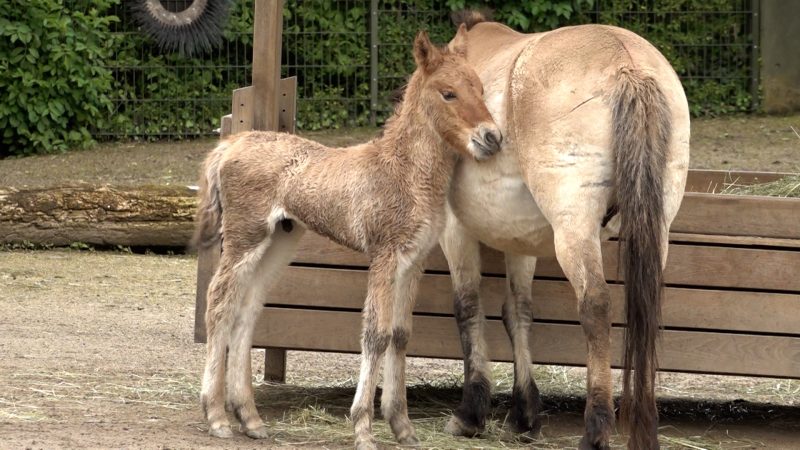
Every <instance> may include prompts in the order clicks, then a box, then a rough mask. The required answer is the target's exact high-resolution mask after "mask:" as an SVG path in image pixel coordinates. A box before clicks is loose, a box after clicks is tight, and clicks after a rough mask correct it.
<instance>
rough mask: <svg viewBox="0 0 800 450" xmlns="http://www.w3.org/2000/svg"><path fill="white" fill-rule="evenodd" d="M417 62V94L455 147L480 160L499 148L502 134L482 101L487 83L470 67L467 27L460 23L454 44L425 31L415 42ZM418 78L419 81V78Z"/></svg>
mask: <svg viewBox="0 0 800 450" xmlns="http://www.w3.org/2000/svg"><path fill="white" fill-rule="evenodd" d="M414 60H415V61H416V63H417V71H416V72H415V74H414V75H415V77H418V79H417V80H413V79H412V82H411V83H410V84H409V89H412V85H414V88H413V89H414V90H415V91H416V92H414V94H415V95H414V98H413V99H412V98H410V97H409V95H408V94H410V92H407V93H406V94H407V95H406V101H415V102H419V103H418V106H420V107H421V108H418V110H421V111H424V114H425V115H426V116H427V117H426V120H428V121H429V122H430V123H431V124H432V126H433V128H434V129H435V130H436V132H437V133H438V134H439V136H441V138H442V139H443V140H444V141H445V142H446V143H447V144H448V145H449V146H450V147H451V148H452V149H454V150H456V151H458V152H459V153H461V154H464V155H467V156H471V157H473V158H475V159H477V160H483V159H486V158H488V157H490V156H492V155H494V154H495V153H497V152H498V151H499V150H500V143H501V142H502V140H503V136H502V134H501V133H500V130H499V129H498V127H497V125H496V124H495V123H494V120H492V115H491V114H490V113H489V110H488V109H487V108H486V104H485V103H484V101H483V84H482V83H481V80H480V78H478V75H477V74H476V73H475V71H474V70H473V69H472V68H471V67H470V66H468V65H467V29H466V27H465V26H463V25H462V26H461V27H460V28H459V29H458V33H457V34H456V37H455V38H454V39H453V41H452V42H451V43H450V45H449V47H445V48H444V49H441V50H440V49H439V48H437V47H436V46H434V45H433V44H432V43H431V41H430V39H428V34H427V33H426V32H424V31H421V32H420V33H419V34H418V35H417V38H416V39H415V40H414ZM414 81H416V83H415V82H414Z"/></svg>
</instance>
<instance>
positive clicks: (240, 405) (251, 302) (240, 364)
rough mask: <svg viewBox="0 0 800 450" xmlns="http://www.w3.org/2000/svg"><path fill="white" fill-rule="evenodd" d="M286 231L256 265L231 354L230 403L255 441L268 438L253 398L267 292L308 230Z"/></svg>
mask: <svg viewBox="0 0 800 450" xmlns="http://www.w3.org/2000/svg"><path fill="white" fill-rule="evenodd" d="M286 229H290V230H291V231H286V230H285V229H284V228H282V227H281V225H280V224H278V225H277V226H276V228H275V231H274V232H273V233H272V234H271V235H270V237H269V238H268V240H267V241H265V243H264V245H265V246H266V250H264V252H263V256H261V258H260V259H259V261H258V263H257V264H256V268H255V270H254V273H253V276H252V283H250V284H249V286H250V287H249V289H248V292H247V294H246V295H247V297H246V299H245V302H244V304H243V306H242V308H241V309H240V310H239V311H238V314H237V317H236V321H235V323H234V327H233V333H232V336H231V342H230V345H229V351H228V372H227V375H228V377H227V378H228V399H227V404H228V407H229V408H230V410H231V411H233V413H234V415H235V416H236V418H237V419H238V420H239V422H240V423H241V426H242V429H243V430H244V432H245V434H246V435H247V436H249V437H251V438H253V439H263V438H266V437H267V428H266V427H265V426H264V422H263V421H262V420H261V417H260V416H259V414H258V410H257V409H256V404H255V399H254V395H253V385H252V365H251V359H250V349H251V347H252V343H253V330H254V327H255V323H256V321H257V319H258V316H259V314H260V312H261V308H262V302H263V300H264V296H265V293H266V292H268V290H269V289H270V287H272V286H273V285H274V283H275V282H277V281H278V277H279V275H280V272H281V270H282V269H283V268H284V267H286V265H287V264H288V263H289V262H290V261H291V259H292V257H293V256H294V252H295V249H296V248H297V243H298V241H299V240H300V238H301V237H302V235H303V233H304V229H303V228H301V227H299V226H296V225H295V226H292V227H291V228H290V227H288V226H287V227H286Z"/></svg>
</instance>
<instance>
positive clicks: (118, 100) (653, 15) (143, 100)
mask: <svg viewBox="0 0 800 450" xmlns="http://www.w3.org/2000/svg"><path fill="white" fill-rule="evenodd" d="M191 3H192V1H191V0H166V1H165V0H162V4H164V6H165V7H166V8H167V9H169V10H172V11H180V10H182V9H185V8H186V7H187V6H188V5H189V4H191ZM665 5H666V6H665ZM676 5H677V6H676ZM687 5H688V6H687ZM758 6H759V3H758V0H710V1H708V2H658V1H655V0H647V1H634V0H596V1H594V2H593V6H592V8H589V9H586V10H579V11H576V12H575V14H574V15H573V16H572V17H571V18H570V21H569V23H573V24H574V23H609V24H614V25H619V26H622V27H625V28H628V29H630V30H632V31H634V32H637V33H639V34H641V35H643V36H645V37H646V38H648V39H649V40H650V41H651V42H653V44H654V45H656V47H658V48H659V50H661V51H662V52H663V53H664V54H665V56H666V57H667V58H668V59H669V60H670V62H671V63H672V64H673V66H674V67H675V69H676V71H677V72H678V74H679V75H680V76H681V79H682V81H683V83H684V86H685V88H686V90H687V94H688V96H689V98H690V104H691V107H692V110H693V113H695V114H708V113H710V114H718V113H726V112H731V111H741V110H747V109H750V108H753V107H754V106H756V104H757V101H758V95H757V94H758V52H757V44H758V42H757V36H758V29H757V23H758V21H757V11H758ZM108 13H109V14H113V15H115V16H117V17H119V19H120V20H119V22H118V23H116V24H115V25H114V26H115V29H114V31H115V33H116V36H117V37H118V38H119V41H118V43H117V44H115V49H114V52H115V54H114V57H113V58H111V60H112V61H113V62H112V63H111V66H110V68H111V69H112V70H113V73H114V77H115V85H116V89H115V91H114V93H113V102H114V104H115V110H116V112H115V114H114V115H113V117H112V118H111V120H109V121H108V125H106V126H104V127H103V128H100V129H97V130H95V135H96V136H97V137H99V138H119V137H137V138H170V137H194V136H202V135H210V134H213V130H214V128H216V127H217V126H218V120H219V117H220V116H221V115H223V114H225V113H227V112H228V111H229V109H230V94H231V91H232V90H233V89H235V88H238V87H242V86H247V85H249V84H250V81H251V80H250V71H251V62H252V28H251V27H252V14H253V0H245V1H239V2H234V7H233V9H232V11H231V15H230V24H229V26H228V30H227V31H226V34H225V38H224V39H223V42H222V45H221V46H220V47H218V48H217V49H216V50H214V51H213V52H211V53H210V54H206V55H203V56H202V57H195V58H185V57H182V56H180V55H164V54H161V53H160V51H159V49H158V48H156V47H155V46H154V45H153V44H152V43H151V42H150V41H149V40H148V39H146V38H144V37H142V36H141V35H140V33H139V32H138V30H137V26H136V24H135V23H133V21H132V17H131V14H130V11H129V10H128V9H127V8H126V7H125V6H123V5H117V6H116V7H114V8H112V9H111V10H110V11H109V12H108ZM423 28H424V29H427V30H429V32H430V34H431V36H432V38H433V40H434V41H438V42H445V41H446V40H448V39H449V38H450V37H451V36H452V34H453V31H454V28H453V26H452V25H451V23H450V20H449V11H448V10H447V8H446V2H444V1H443V0H416V1H410V2H409V1H400V0H321V1H315V2H310V1H303V2H285V8H284V28H283V31H284V33H283V44H282V45H283V52H282V61H283V68H282V72H283V76H294V75H296V76H297V77H298V127H299V128H300V129H319V128H331V127H340V126H370V125H376V124H380V123H382V121H383V120H384V119H385V118H386V117H387V116H388V114H389V113H390V111H391V109H392V108H391V102H390V98H391V95H392V92H393V91H394V90H395V89H396V88H398V87H399V86H401V85H402V84H403V83H404V81H405V77H406V76H407V74H409V73H410V72H411V71H412V70H413V58H412V56H411V45H412V42H413V38H414V34H415V33H416V32H417V30H419V29H423ZM721 99H723V100H721Z"/></svg>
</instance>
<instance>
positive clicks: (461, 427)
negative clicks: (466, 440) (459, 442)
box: [444, 416, 481, 437]
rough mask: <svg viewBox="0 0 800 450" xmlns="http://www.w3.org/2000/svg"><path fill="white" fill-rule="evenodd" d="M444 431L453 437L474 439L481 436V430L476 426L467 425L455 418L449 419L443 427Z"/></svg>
mask: <svg viewBox="0 0 800 450" xmlns="http://www.w3.org/2000/svg"><path fill="white" fill-rule="evenodd" d="M444 431H445V432H447V433H450V434H452V435H453V436H465V437H475V436H478V435H479V434H481V430H479V429H478V427H476V426H471V425H467V424H465V423H464V421H463V420H461V419H459V418H458V417H456V416H452V417H450V420H449V421H448V422H447V425H445V426H444Z"/></svg>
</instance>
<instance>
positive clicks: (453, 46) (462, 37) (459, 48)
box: [447, 23, 467, 58]
mask: <svg viewBox="0 0 800 450" xmlns="http://www.w3.org/2000/svg"><path fill="white" fill-rule="evenodd" d="M447 48H448V49H450V51H451V52H453V53H455V54H457V55H459V56H462V57H464V58H466V57H467V25H466V24H463V23H462V24H461V25H460V26H459V27H458V32H457V33H456V37H454V38H453V40H452V41H450V43H449V44H448V45H447Z"/></svg>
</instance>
